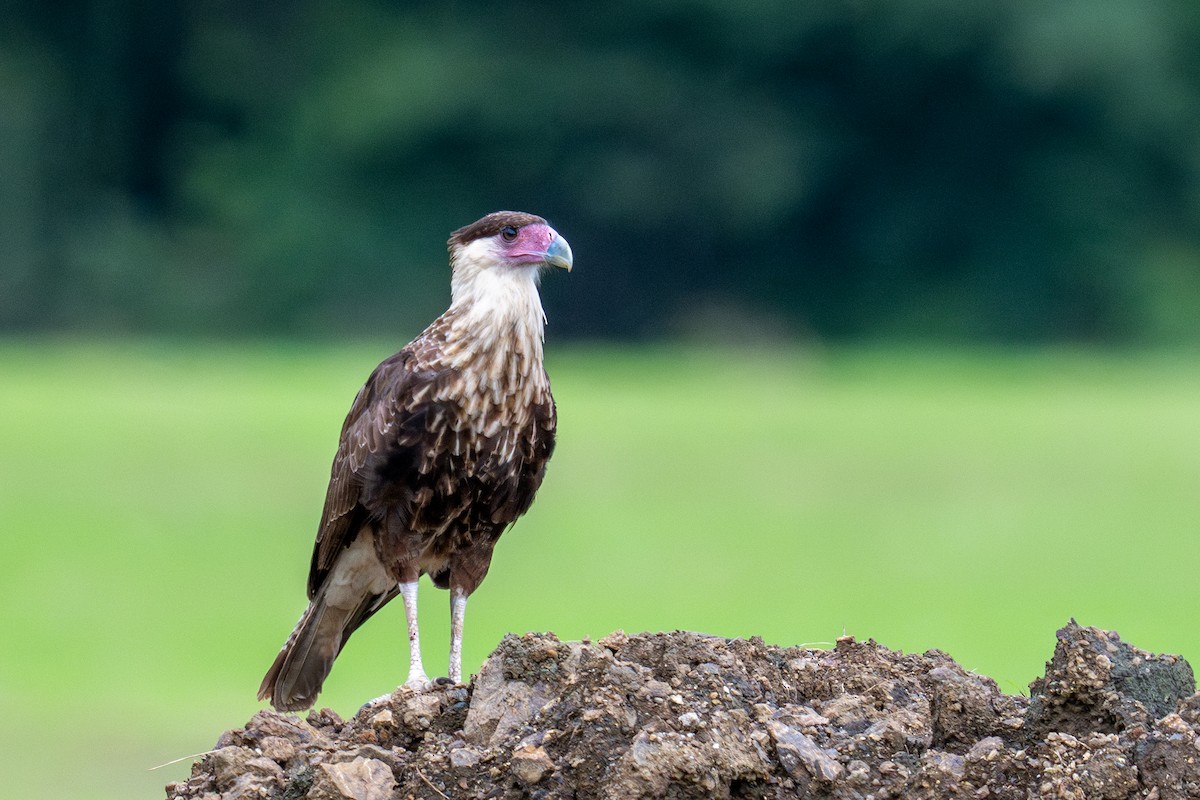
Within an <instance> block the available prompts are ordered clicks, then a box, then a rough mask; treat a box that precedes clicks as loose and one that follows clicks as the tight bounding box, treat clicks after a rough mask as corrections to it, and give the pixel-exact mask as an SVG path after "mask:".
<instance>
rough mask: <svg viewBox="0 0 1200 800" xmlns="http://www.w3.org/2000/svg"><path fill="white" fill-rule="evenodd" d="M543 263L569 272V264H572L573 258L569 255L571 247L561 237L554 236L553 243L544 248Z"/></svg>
mask: <svg viewBox="0 0 1200 800" xmlns="http://www.w3.org/2000/svg"><path fill="white" fill-rule="evenodd" d="M545 261H546V263H547V264H549V265H550V266H552V267H559V268H561V269H565V270H566V271H567V272H570V271H571V264H572V263H574V257H573V256H572V255H571V245H569V244H567V240H566V239H564V238H563V237H561V236H555V237H554V241H553V242H551V243H550V246H549V247H547V248H546V256H545Z"/></svg>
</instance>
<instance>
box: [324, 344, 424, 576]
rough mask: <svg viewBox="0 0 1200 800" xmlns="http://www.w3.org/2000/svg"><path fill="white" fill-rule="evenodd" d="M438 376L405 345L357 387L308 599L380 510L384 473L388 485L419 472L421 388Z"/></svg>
mask: <svg viewBox="0 0 1200 800" xmlns="http://www.w3.org/2000/svg"><path fill="white" fill-rule="evenodd" d="M439 374H440V373H438V372H436V371H423V370H419V369H416V368H415V358H414V357H413V354H412V353H411V352H410V351H409V349H408V348H405V349H404V350H401V351H400V352H399V353H397V354H396V355H394V356H392V357H391V358H388V359H387V360H385V361H384V362H383V363H382V364H380V365H379V366H378V367H376V368H375V371H374V372H372V373H371V376H370V377H369V378H368V379H367V382H366V383H365V384H364V385H363V387H362V389H360V390H359V392H358V396H357V397H355V399H354V404H353V405H352V406H351V407H350V412H349V413H348V414H347V415H346V421H345V423H343V425H342V434H341V438H340V440H339V442H338V449H337V454H336V455H335V456H334V458H333V467H332V469H331V470H330V476H329V488H328V489H327V490H326V493H325V509H324V511H323V512H322V514H321V525H320V527H319V529H318V531H317V540H316V542H315V543H314V545H313V555H312V566H311V569H310V570H309V575H308V596H309V598H310V599H311V598H312V597H314V596H315V595H316V592H317V590H318V589H319V588H320V586H321V584H322V583H323V582H324V580H325V576H326V575H327V574H328V573H329V570H330V569H331V568H332V566H333V563H334V560H335V559H336V558H337V556H338V554H339V553H341V551H342V550H343V549H344V548H346V547H348V546H349V545H350V544H351V543H352V542H353V541H354V537H355V536H356V535H357V534H358V531H359V530H360V529H361V528H362V527H363V525H365V524H366V523H367V522H369V521H370V520H371V519H372V518H378V517H379V516H380V515H381V514H382V512H383V508H382V505H383V502H382V501H383V498H380V497H379V496H378V489H379V483H380V480H379V479H380V476H381V473H386V475H387V478H388V479H389V483H391V482H395V483H397V484H398V485H401V486H402V485H404V482H405V478H406V475H405V474H404V473H405V472H406V471H408V470H410V469H411V471H413V472H415V471H416V468H417V464H418V463H419V459H420V455H421V449H422V448H421V440H422V438H423V437H424V435H425V433H426V421H425V418H426V416H427V415H428V413H429V405H428V404H423V403H422V402H421V398H422V397H423V396H425V392H422V391H421V390H422V389H423V388H425V387H429V386H430V385H431V384H433V383H434V382H436V381H437V379H438V377H439Z"/></svg>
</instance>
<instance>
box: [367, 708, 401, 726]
mask: <svg viewBox="0 0 1200 800" xmlns="http://www.w3.org/2000/svg"><path fill="white" fill-rule="evenodd" d="M371 724H372V725H374V726H375V727H377V728H380V727H384V726H386V725H395V724H396V715H395V714H393V713H392V710H391V709H390V708H385V709H384V710H383V711H380V712H379V713H378V714H376V715H375V716H373V717H371Z"/></svg>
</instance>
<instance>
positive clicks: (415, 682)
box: [400, 672, 433, 693]
mask: <svg viewBox="0 0 1200 800" xmlns="http://www.w3.org/2000/svg"><path fill="white" fill-rule="evenodd" d="M400 688H401V689H408V690H409V691H410V692H414V693H420V692H428V691H429V690H430V689H432V688H433V681H431V680H430V679H429V676H428V675H426V674H425V673H424V672H416V673H411V674H410V675H409V676H408V680H406V681H405V682H404V683H402V684H400Z"/></svg>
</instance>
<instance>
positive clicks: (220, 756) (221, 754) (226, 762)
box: [205, 747, 254, 791]
mask: <svg viewBox="0 0 1200 800" xmlns="http://www.w3.org/2000/svg"><path fill="white" fill-rule="evenodd" d="M252 758H254V753H253V752H252V751H251V750H249V749H247V748H245V747H222V748H220V749H219V750H213V751H212V752H211V753H209V754H208V755H207V756H205V759H206V760H207V762H208V764H209V766H211V767H212V773H213V777H214V778H216V779H217V788H218V789H221V790H222V791H223V790H225V789H228V788H229V787H230V786H232V785H233V783H234V781H236V780H237V779H238V776H240V775H241V774H242V773H243V772H245V768H246V762H248V761H250V760H251V759H252Z"/></svg>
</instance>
